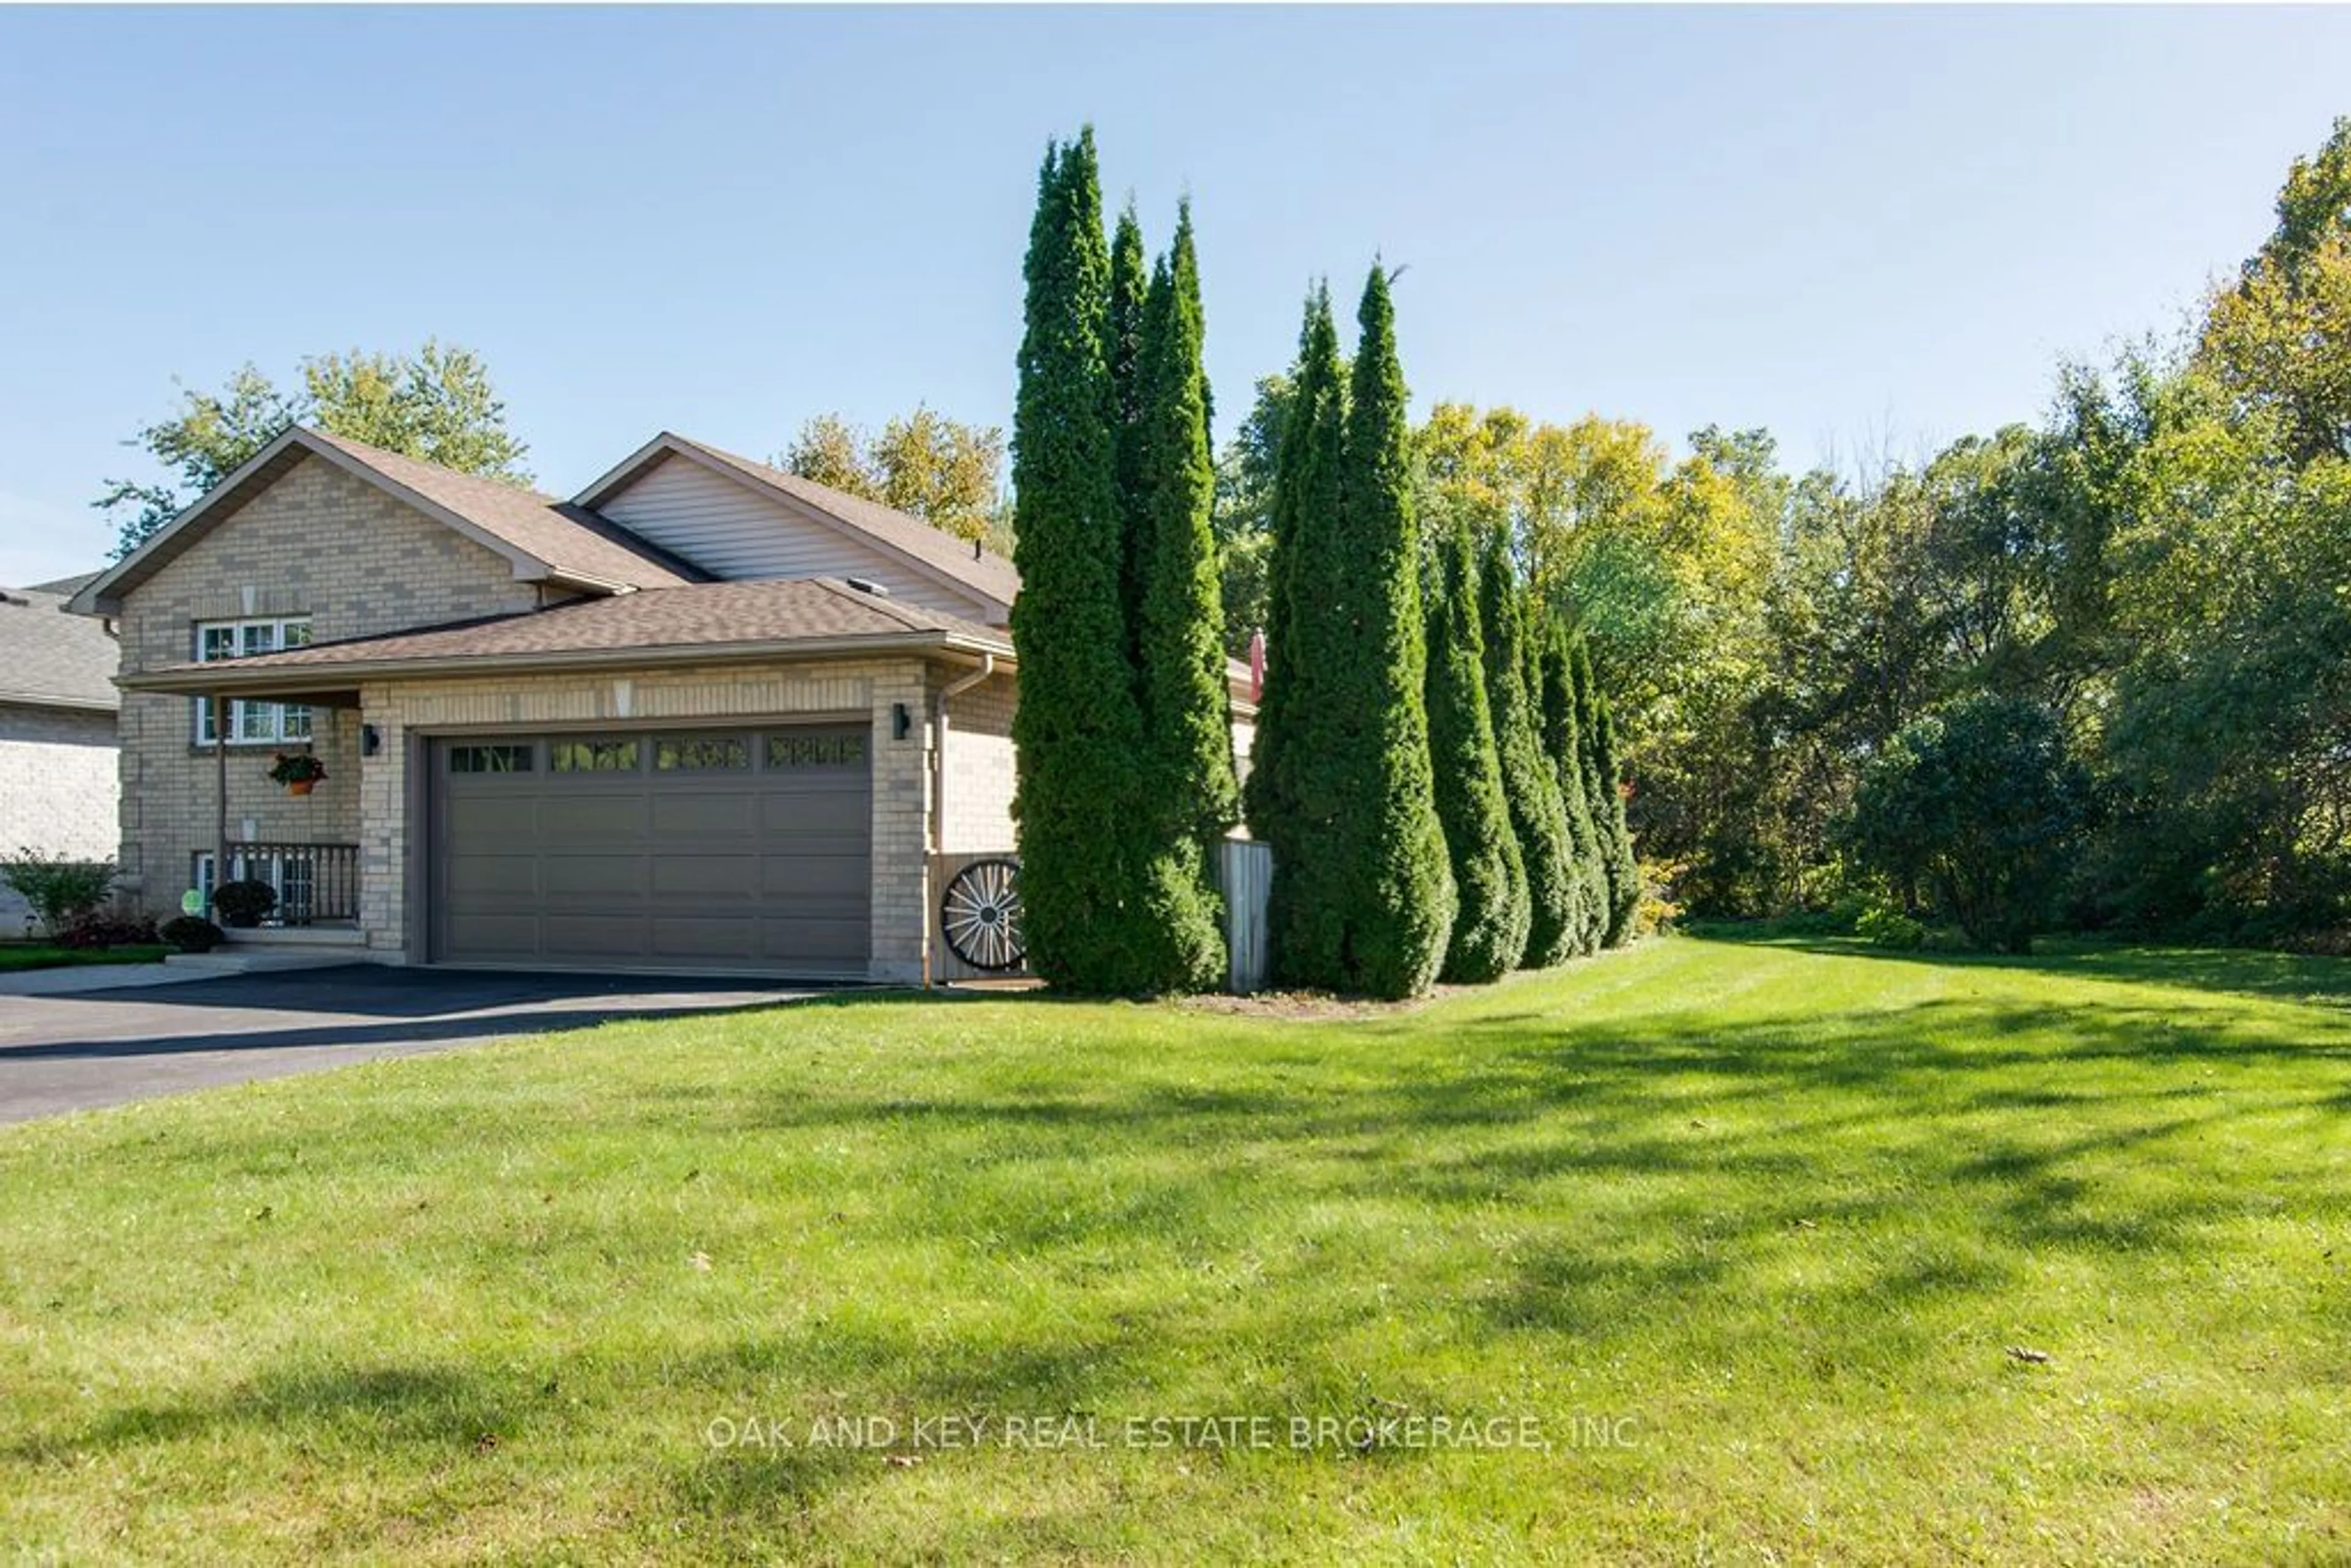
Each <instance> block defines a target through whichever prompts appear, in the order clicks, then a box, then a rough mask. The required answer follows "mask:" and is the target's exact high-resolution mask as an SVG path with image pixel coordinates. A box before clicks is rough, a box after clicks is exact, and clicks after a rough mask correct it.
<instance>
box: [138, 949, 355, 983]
mask: <svg viewBox="0 0 2351 1568" xmlns="http://www.w3.org/2000/svg"><path fill="white" fill-rule="evenodd" d="M369 961H370V960H369V958H368V956H367V953H366V950H365V949H364V948H360V949H358V950H354V947H353V946H352V945H350V944H348V943H336V944H332V945H325V946H305V947H300V948H286V947H270V946H252V947H247V948H246V949H245V950H244V951H242V952H239V951H236V950H235V949H234V948H231V947H215V948H214V949H213V950H212V951H211V952H209V953H170V954H166V955H165V956H164V958H163V962H164V963H166V964H168V965H170V966H171V967H172V968H174V969H185V970H188V971H189V972H190V977H191V978H195V977H211V976H214V975H253V974H258V973H260V972H261V971H263V970H265V969H338V968H341V967H343V966H344V965H347V964H364V963H367V962H369Z"/></svg>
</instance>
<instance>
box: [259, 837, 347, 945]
mask: <svg viewBox="0 0 2351 1568" xmlns="http://www.w3.org/2000/svg"><path fill="white" fill-rule="evenodd" d="M229 857H230V863H231V865H232V866H233V867H234V868H235V874H237V875H240V876H247V877H253V878H256V879H257V880H259V881H262V882H266V883H268V884H269V885H270V886H271V887H273V888H275V889H277V908H276V909H274V910H272V911H270V913H269V915H267V916H266V918H265V919H264V920H263V922H262V924H263V925H329V924H332V923H336V922H349V921H354V920H357V919H358V918H359V917H360V847H359V845H357V844H266V843H255V844H232V845H230V846H229Z"/></svg>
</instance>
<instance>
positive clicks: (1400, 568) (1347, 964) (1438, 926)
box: [1300, 265, 1455, 998]
mask: <svg viewBox="0 0 2351 1568" xmlns="http://www.w3.org/2000/svg"><path fill="white" fill-rule="evenodd" d="M1356 321H1357V323H1358V325H1359V327H1360V329H1361V335H1360V337H1359V338H1358V340H1357V344H1356V350H1355V364H1354V372H1353V378H1352V384H1351V388H1350V392H1349V396H1348V399H1347V413H1346V421H1345V439H1344V442H1343V445H1342V448H1341V455H1340V469H1341V474H1340V486H1339V490H1340V494H1339V534H1338V538H1337V539H1336V540H1335V541H1334V548H1333V549H1331V550H1330V551H1329V552H1328V553H1327V554H1326V556H1325V557H1324V558H1323V559H1322V561H1321V562H1320V563H1319V566H1318V563H1309V570H1310V576H1309V577H1308V578H1306V579H1305V580H1301V584H1300V587H1301V593H1302V594H1304V595H1308V596H1313V597H1327V598H1329V599H1331V600H1333V601H1336V602H1337V603H1338V604H1339V606H1340V610H1341V614H1340V616H1339V619H1338V624H1337V629H1338V630H1339V631H1340V632H1341V633H1342V635H1341V637H1340V639H1339V640H1337V641H1336V642H1334V643H1330V644H1328V645H1327V646H1326V647H1325V648H1324V649H1322V650H1320V651H1318V653H1317V654H1315V655H1313V656H1316V657H1318V658H1319V659H1321V660H1326V661H1327V662H1328V664H1329V665H1330V670H1329V680H1330V685H1331V688H1332V702H1331V716H1330V717H1331V729H1330V731H1329V733H1328V736H1327V738H1328V739H1329V740H1330V741H1331V742H1332V753H1331V755H1330V756H1329V757H1328V758H1323V759H1322V763H1323V767H1322V769H1321V770H1320V771H1321V772H1322V773H1323V774H1324V775H1325V776H1327V777H1328V778H1329V779H1330V782H1331V785H1332V792H1331V800H1332V806H1333V808H1334V810H1335V812H1336V821H1335V824H1334V837H1335V838H1336V840H1337V845H1336V848H1337V853H1338V860H1337V862H1336V870H1337V873H1338V876H1339V878H1340V879H1341V885H1342V887H1343V894H1344V904H1343V910H1342V912H1341V916H1340V920H1339V941H1338V948H1337V953H1336V955H1335V956H1336V958H1337V962H1338V980H1339V983H1340V985H1341V986H1342V988H1344V989H1347V990H1352V991H1360V992H1364V993H1365V994H1368V995H1371V996H1375V997H1387V998H1395V997H1408V996H1413V995H1416V994H1417V993H1419V992H1421V991H1424V990H1426V989H1427V988H1428V986H1429V984H1430V982H1431V981H1433V980H1435V979H1436V977H1437V966H1438V965H1439V964H1441V963H1442V962H1443V961H1444V957H1445V949H1446V944H1447V939H1448V938H1449V937H1450V936H1451V935H1452V932H1453V909H1454V903H1455V894H1454V890H1453V872H1452V868H1451V867H1450V866H1449V865H1448V864H1447V861H1446V853H1445V832H1444V830H1443V829H1442V828H1441V827H1439V826H1438V825H1437V800H1436V783H1435V779H1434V777H1433V773H1432V769H1431V767H1430V763H1429V756H1428V711H1427V709H1426V707H1425V706H1423V701H1424V697H1423V690H1424V687H1425V686H1426V678H1427V663H1428V658H1427V649H1426V643H1424V642H1423V639H1424V637H1425V636H1426V632H1427V628H1426V622H1425V621H1424V619H1423V616H1422V614H1421V605H1420V530H1419V528H1418V526H1417V524H1416V520H1415V518H1414V515H1413V501H1412V458H1411V429H1410V426H1409V423H1408V421H1407V411H1406V406H1405V382H1404V367H1403V366H1402V364H1400V363H1399V362H1398V361H1397V358H1396V341H1395V306H1394V304H1393V302H1392V301H1391V300H1390V299H1389V298H1388V278H1387V273H1386V271H1385V269H1384V268H1383V267H1379V266H1377V265H1374V267H1373V268H1372V272H1371V277H1370V278H1369V279H1368V280H1367V281H1366V282H1365V284H1364V298H1363V304H1362V306H1361V308H1359V309H1358V310H1357V312H1356Z"/></svg>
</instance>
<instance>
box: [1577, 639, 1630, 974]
mask: <svg viewBox="0 0 2351 1568" xmlns="http://www.w3.org/2000/svg"><path fill="white" fill-rule="evenodd" d="M1574 664H1575V689H1576V708H1575V711H1576V716H1577V718H1578V720H1579V721H1580V728H1581V731H1582V734H1583V769H1584V779H1585V784H1584V788H1585V789H1588V790H1590V791H1591V794H1592V801H1593V825H1594V826H1595V827H1597V828H1598V830H1599V835H1600V856H1601V863H1602V865H1603V866H1604V868H1605V870H1606V873H1607V877H1608V930H1607V933H1606V935H1605V936H1604V937H1603V938H1602V940H1603V941H1604V942H1605V943H1606V945H1607V946H1611V947H1615V946H1622V945H1623V944H1624V942H1625V939H1626V938H1628V937H1629V936H1632V934H1633V915H1634V913H1635V911H1636V910H1638V909H1639V908H1640V906H1641V865H1640V862H1639V861H1638V860H1636V859H1635V857H1634V854H1633V833H1632V830H1631V829H1630V828H1629V827H1627V826H1626V825H1625V791H1624V789H1623V786H1622V784H1621V781H1620V776H1619V774H1618V773H1617V770H1616V769H1617V764H1616V726H1615V722H1614V720H1613V719H1612V718H1610V717H1609V714H1608V699H1607V698H1606V697H1605V696H1604V695H1601V692H1600V689H1599V686H1598V685H1597V683H1595V682H1594V681H1593V678H1592V654H1591V653H1590V652H1589V650H1587V649H1586V648H1585V647H1584V645H1583V639H1582V638H1578V639H1577V640H1576V643H1575V650H1574Z"/></svg>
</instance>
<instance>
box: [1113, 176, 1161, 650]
mask: <svg viewBox="0 0 2351 1568" xmlns="http://www.w3.org/2000/svg"><path fill="white" fill-rule="evenodd" d="M1149 277H1150V274H1149V270H1148V264H1147V263H1146V262H1145V260H1144V251H1143V225H1142V224H1141V223H1139V222H1138V221H1137V220H1136V218H1135V215H1134V203H1133V202H1132V201H1130V202H1128V203H1127V204H1126V206H1125V208H1124V209H1123V211H1121V212H1120V214H1118V227H1117V229H1116V231H1115V232H1114V233H1113V235H1112V237H1111V246H1110V303H1109V307H1108V310H1107V315H1106V321H1107V326H1106V329H1105V331H1104V335H1103V339H1102V348H1103V352H1104V353H1105V354H1106V355H1107V356H1108V357H1109V361H1110V397H1111V411H1112V412H1111V432H1112V434H1111V443H1112V447H1113V458H1112V462H1113V465H1114V466H1115V470H1116V482H1117V485H1118V497H1119V531H1120V537H1121V538H1122V540H1123V545H1122V548H1121V550H1120V554H1119V605H1120V608H1121V612H1122V613H1123V615H1124V616H1125V618H1126V638H1127V642H1126V648H1125V653H1126V657H1127V658H1128V660H1129V661H1130V662H1131V663H1132V664H1134V667H1135V669H1136V670H1137V671H1138V672H1140V671H1141V669H1142V667H1143V584H1144V578H1145V576H1146V575H1147V574H1148V572H1149V570H1150V561H1151V544H1150V537H1151V536H1150V519H1149V518H1148V517H1145V516H1144V515H1143V510H1142V508H1143V503H1144V491H1145V488H1146V486H1145V482H1144V475H1143V444H1144V430H1143V424H1144V401H1145V399H1146V397H1147V395H1148V394H1147V392H1145V390H1144V375H1145V371H1144V362H1143V361H1144V343H1143V335H1144V308H1145V306H1146V305H1147V303H1148V293H1149Z"/></svg>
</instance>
